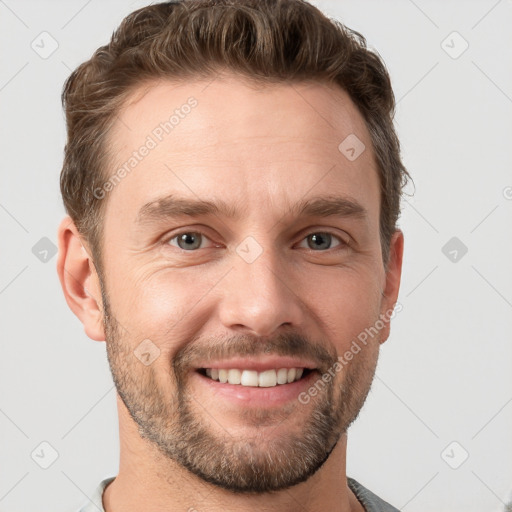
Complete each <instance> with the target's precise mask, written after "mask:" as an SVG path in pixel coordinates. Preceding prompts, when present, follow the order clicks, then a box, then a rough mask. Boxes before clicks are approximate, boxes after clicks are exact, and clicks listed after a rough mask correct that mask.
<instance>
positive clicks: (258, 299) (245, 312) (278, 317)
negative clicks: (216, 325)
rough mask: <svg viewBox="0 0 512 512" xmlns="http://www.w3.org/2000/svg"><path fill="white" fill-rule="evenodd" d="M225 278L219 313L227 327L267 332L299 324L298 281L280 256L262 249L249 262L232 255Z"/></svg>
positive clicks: (271, 332) (300, 319)
mask: <svg viewBox="0 0 512 512" xmlns="http://www.w3.org/2000/svg"><path fill="white" fill-rule="evenodd" d="M288 267H289V266H288ZM226 281H227V283H226V284H225V285H224V287H223V291H224V293H223V296H222V300H221V303H220V306H219V307H220V312H219V315H220V320H221V322H222V324H223V325H224V326H225V327H226V328H227V329H232V330H235V331H238V332H243V333H244V334H252V335H255V336H270V335H272V334H273V333H274V332H275V331H277V330H278V329H279V328H280V327H281V326H286V327H288V328H290V327H298V326H299V325H300V323H301V321H302V319H303V317H304V315H303V308H302V307H301V303H302V301H301V299H300V290H299V286H298V285H299V283H297V282H295V283H294V276H293V275H292V273H291V272H290V271H289V269H288V270H287V265H286V261H283V258H282V257H281V258H278V257H276V255H275V254H274V253H272V252H271V251H267V250H264V251H263V253H262V254H261V255H260V256H259V257H258V258H257V259H256V260H255V261H252V262H250V263H249V262H247V261H245V260H244V259H243V258H241V257H239V256H238V255H235V257H234V268H233V269H232V270H231V272H230V273H229V276H227V280H226Z"/></svg>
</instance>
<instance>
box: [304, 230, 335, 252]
mask: <svg viewBox="0 0 512 512" xmlns="http://www.w3.org/2000/svg"><path fill="white" fill-rule="evenodd" d="M333 238H334V239H335V240H336V241H337V237H336V236H333V235H332V234H331V233H324V232H318V233H311V234H310V235H308V236H307V237H306V238H305V240H307V243H308V248H309V249H313V250H314V251H318V250H325V249H330V248H331V246H332V242H333ZM337 245H340V243H339V242H337Z"/></svg>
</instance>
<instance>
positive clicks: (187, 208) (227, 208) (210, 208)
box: [137, 194, 368, 224]
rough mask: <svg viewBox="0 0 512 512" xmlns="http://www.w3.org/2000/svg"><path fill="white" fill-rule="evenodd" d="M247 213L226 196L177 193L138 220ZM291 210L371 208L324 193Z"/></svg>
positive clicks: (149, 206) (315, 213)
mask: <svg viewBox="0 0 512 512" xmlns="http://www.w3.org/2000/svg"><path fill="white" fill-rule="evenodd" d="M244 213H245V209H244V208H241V209H240V208H237V207H236V206H233V205H229V204H228V203H226V202H225V201H224V200H222V199H217V200H215V201H214V202H213V201H207V200H199V199H188V198H184V197H179V196H176V195H173V194H170V195H167V196H163V197H160V198H157V199H155V200H153V201H150V202H148V203H146V204H145V205H144V206H143V207H142V208H141V209H140V210H139V213H138V214H137V223H138V224H146V223H150V222H156V221H159V220H166V219H172V218H179V217H201V216H203V217H206V216H212V215H214V216H222V217H225V218H228V219H233V220H237V219H240V217H241V216H242V215H243V214H244ZM290 213H291V214H292V215H296V216H297V217H300V216H303V217H330V216H338V217H344V218H356V219H366V218H367V217H368V211H367V210H366V208H365V207H364V206H362V205H361V204H360V203H358V202H357V201H355V200H354V199H352V198H349V197H342V196H321V197H312V198H309V199H302V200H301V201H299V202H297V203H296V204H294V205H293V206H292V207H291V209H290Z"/></svg>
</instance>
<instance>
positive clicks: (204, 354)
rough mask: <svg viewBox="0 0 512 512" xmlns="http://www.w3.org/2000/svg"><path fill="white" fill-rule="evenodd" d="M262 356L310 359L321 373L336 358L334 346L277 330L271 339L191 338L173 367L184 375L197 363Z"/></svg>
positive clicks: (176, 372) (177, 356)
mask: <svg viewBox="0 0 512 512" xmlns="http://www.w3.org/2000/svg"><path fill="white" fill-rule="evenodd" d="M263 355H267V356H270V355H277V356H295V357H303V358H306V359H311V360H312V361H314V362H315V364H316V367H317V370H319V371H320V372H321V373H325V372H326V371H327V370H328V369H329V368H331V367H332V366H333V365H334V364H335V363H336V361H337V360H338V358H337V352H336V350H335V348H334V347H331V348H327V347H326V345H325V343H317V342H311V341H310V340H309V339H308V338H306V337H305V336H302V335H301V334H297V333H291V332H290V333H280V334H279V335H277V336H275V337H273V338H261V337H258V336H253V335H246V334H244V335H236V336H231V337H229V338H226V337H214V338H209V339H208V340H202V339H199V340H192V341H191V342H189V343H188V344H187V345H185V346H184V347H183V348H182V349H180V350H179V351H178V352H177V353H176V355H175V357H174V360H173V367H174V371H175V374H176V375H184V373H185V372H186V371H187V370H189V369H190V368H196V367H197V366H198V364H199V362H202V363H204V362H208V361H214V360H218V359H230V358H233V357H247V356H263Z"/></svg>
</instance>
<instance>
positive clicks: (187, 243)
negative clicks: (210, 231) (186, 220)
mask: <svg viewBox="0 0 512 512" xmlns="http://www.w3.org/2000/svg"><path fill="white" fill-rule="evenodd" d="M174 240H176V243H174ZM204 240H209V239H208V238H207V237H206V236H204V235H203V234H202V233H199V232H197V231H183V232H181V233H178V234H177V235H174V236H173V237H172V238H169V240H168V242H167V243H168V244H169V245H173V246H174V247H178V248H179V249H183V250H184V251H191V250H192V251H193V250H194V249H200V248H201V243H202V242H203V241H204Z"/></svg>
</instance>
